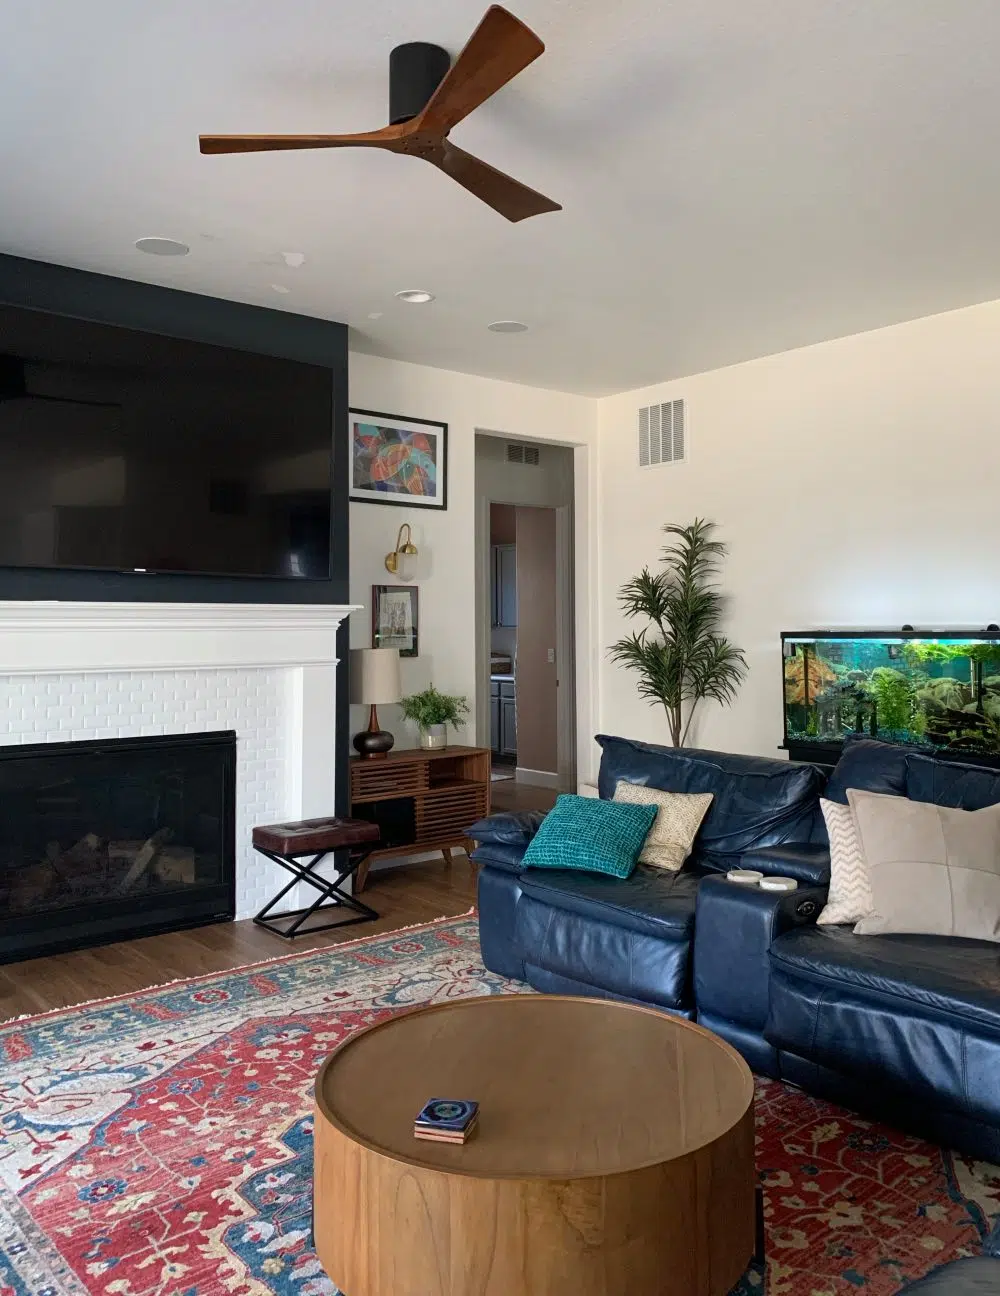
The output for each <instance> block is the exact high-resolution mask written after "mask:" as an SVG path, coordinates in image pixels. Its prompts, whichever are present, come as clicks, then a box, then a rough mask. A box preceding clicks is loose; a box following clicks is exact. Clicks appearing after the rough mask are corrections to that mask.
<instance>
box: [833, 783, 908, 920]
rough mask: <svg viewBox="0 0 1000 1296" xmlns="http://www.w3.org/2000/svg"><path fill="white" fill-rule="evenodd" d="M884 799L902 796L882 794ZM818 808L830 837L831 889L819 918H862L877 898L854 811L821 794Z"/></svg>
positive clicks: (895, 799)
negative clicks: (873, 890)
mask: <svg viewBox="0 0 1000 1296" xmlns="http://www.w3.org/2000/svg"><path fill="white" fill-rule="evenodd" d="M847 795H848V796H850V795H851V794H850V792H848V794H847ZM876 795H877V794H876ZM883 800H886V801H899V800H901V798H900V797H886V796H883ZM819 808H820V809H821V810H822V811H823V818H824V819H825V820H826V831H827V836H828V837H829V838H830V892H829V895H828V896H827V901H826V904H825V905H824V906H823V912H822V913H821V914H820V916H819V917H818V918H817V919H816V922H817V923H819V924H822V925H823V926H831V925H833V924H835V923H856V922H860V921H861V919H862V918H867V917H868V916H869V915H870V914H871V912H872V910H873V908H874V904H875V902H874V900H873V899H872V884H871V878H870V877H869V874H868V865H867V863H866V862H865V854H864V851H863V850H862V849H861V838H860V837H859V836H858V829H857V825H856V824H855V822H854V813H853V811H852V810H851V807H850V806H849V805H841V804H840V802H839V801H827V800H826V799H825V798H824V797H821V798H820V802H819Z"/></svg>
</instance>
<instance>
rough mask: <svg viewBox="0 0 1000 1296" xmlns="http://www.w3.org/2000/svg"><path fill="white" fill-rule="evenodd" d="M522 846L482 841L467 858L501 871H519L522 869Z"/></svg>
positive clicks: (485, 866)
mask: <svg viewBox="0 0 1000 1296" xmlns="http://www.w3.org/2000/svg"><path fill="white" fill-rule="evenodd" d="M527 849H528V847H527V845H524V846H511V845H508V844H507V843H505V842H483V844H482V845H481V846H477V847H476V849H475V850H474V851H473V852H472V854H471V855H470V856H469V858H470V859H471V860H472V861H473V863H475V864H479V865H481V866H482V867H483V868H492V869H498V870H499V871H500V872H501V873H520V872H522V871H523V869H524V853H525V851H526V850H527Z"/></svg>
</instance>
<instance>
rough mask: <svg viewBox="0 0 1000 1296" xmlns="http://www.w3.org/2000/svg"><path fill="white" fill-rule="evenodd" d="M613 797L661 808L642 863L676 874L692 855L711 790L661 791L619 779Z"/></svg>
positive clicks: (647, 838) (649, 836)
mask: <svg viewBox="0 0 1000 1296" xmlns="http://www.w3.org/2000/svg"><path fill="white" fill-rule="evenodd" d="M612 799H613V800H615V801H626V802H628V803H629V804H631V805H655V806H658V807H659V809H658V810H657V812H656V818H655V819H654V820H653V826H652V828H650V830H649V832H648V833H647V834H646V840H645V842H644V844H643V847H642V851H641V853H640V855H639V863H640V864H649V865H651V866H652V867H653V868H658V869H666V870H667V871H668V872H670V873H676V872H677V871H678V869H680V867H681V866H682V865H683V863H684V861H685V860H686V859H687V857H688V856H689V855H690V854H691V847H692V845H693V844H694V839H695V837H696V836H697V833H698V829H699V828H700V827H701V821H702V819H704V818H705V814H706V812H707V810H708V807H709V806H710V805H711V804H712V793H711V792H661V791H660V789H659V788H651V787H646V786H645V784H643V783H630V782H629V781H628V780H627V779H619V780H618V782H617V784H616V785H615V795H614V797H613V798H612Z"/></svg>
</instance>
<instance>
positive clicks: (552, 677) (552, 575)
mask: <svg viewBox="0 0 1000 1296" xmlns="http://www.w3.org/2000/svg"><path fill="white" fill-rule="evenodd" d="M573 469H574V465H573V451H572V449H571V448H569V447H566V446H553V445H548V444H543V443H525V442H513V441H508V440H506V439H505V438H503V437H495V436H489V435H486V434H478V435H477V437H476V483H477V490H476V493H477V504H478V508H479V517H478V519H477V551H478V552H477V560H478V570H479V581H478V584H479V594H480V597H479V598H478V599H477V608H478V625H477V636H476V638H477V649H478V657H479V666H480V676H481V678H480V688H479V690H477V697H479V698H480V699H481V704H480V705H478V706H477V731H478V741H479V743H480V744H481V745H482V746H489V747H490V749H491V751H492V753H493V800H494V804H495V805H496V806H497V807H498V808H508V806H509V807H511V808H518V809H521V808H535V807H537V808H540V809H545V808H547V807H548V806H550V805H551V804H552V803H553V801H554V799H555V796H556V795H557V794H558V793H559V792H561V791H575V790H576V707H575V660H574V657H575V651H574V650H575V642H574V640H575V636H574V617H573V584H574V553H573V543H574V541H573V480H574V472H573Z"/></svg>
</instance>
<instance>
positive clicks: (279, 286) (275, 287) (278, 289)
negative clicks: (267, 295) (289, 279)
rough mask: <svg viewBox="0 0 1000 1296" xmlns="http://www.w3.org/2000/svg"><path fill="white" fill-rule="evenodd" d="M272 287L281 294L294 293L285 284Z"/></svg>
mask: <svg viewBox="0 0 1000 1296" xmlns="http://www.w3.org/2000/svg"><path fill="white" fill-rule="evenodd" d="M271 287H272V288H273V289H274V291H275V292H280V293H287V292H291V291H292V290H291V288H286V287H285V285H284V284H272V285H271Z"/></svg>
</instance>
